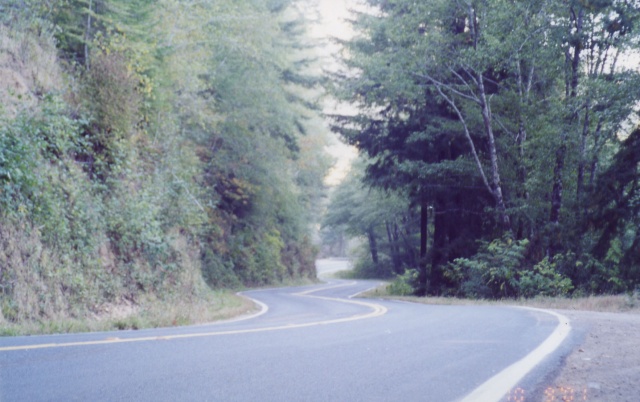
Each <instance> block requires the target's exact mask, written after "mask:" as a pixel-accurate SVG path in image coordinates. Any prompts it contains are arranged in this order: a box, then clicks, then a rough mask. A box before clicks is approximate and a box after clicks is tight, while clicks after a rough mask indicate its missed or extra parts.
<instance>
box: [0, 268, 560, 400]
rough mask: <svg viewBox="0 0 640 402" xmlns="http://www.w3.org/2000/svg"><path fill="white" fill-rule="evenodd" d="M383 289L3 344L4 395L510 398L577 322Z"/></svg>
mask: <svg viewBox="0 0 640 402" xmlns="http://www.w3.org/2000/svg"><path fill="white" fill-rule="evenodd" d="M332 264H333V263H332ZM329 265H330V264H326V263H325V265H324V266H322V267H321V270H323V269H327V270H328V269H329V268H327V267H328V266H329ZM374 285H376V283H375V282H368V281H337V280H332V281H329V282H328V283H326V284H323V285H318V286H310V287H302V288H283V289H271V290H260V291H251V292H247V293H246V295H247V296H249V297H251V298H253V299H254V300H257V301H258V302H259V303H261V305H262V306H263V311H262V313H261V314H260V315H258V316H255V317H252V318H250V319H245V320H241V321H232V322H225V323H217V324H211V325H201V326H192V327H180V328H166V329H154V330H143V331H123V332H112V333H91V334H74V335H52V336H37V337H7V338H0V401H62V400H64V401H69V400H78V401H88V400H91V401H120V400H121V401H130V400H136V401H456V400H462V399H463V398H464V397H465V396H469V395H470V394H471V393H472V392H474V390H475V391H476V392H480V393H476V394H471V397H469V398H471V399H469V398H467V400H487V401H489V400H496V401H497V400H506V399H505V398H506V397H505V392H507V393H508V392H509V390H510V389H511V388H513V389H515V386H516V385H515V383H509V382H508V381H507V382H505V381H504V378H510V377H509V373H512V372H515V371H517V370H518V367H517V365H516V366H514V365H513V364H514V363H515V362H521V363H522V362H523V358H525V357H526V356H529V357H528V358H531V356H532V354H531V351H533V350H535V349H536V348H538V347H539V346H540V345H541V344H543V343H544V342H545V340H547V339H548V338H549V336H550V335H551V334H552V333H554V332H557V331H558V328H561V327H562V325H564V324H561V325H559V322H558V318H557V317H555V316H553V315H549V314H546V313H543V312H539V311H528V310H523V309H517V308H508V307H480V306H478V307H469V306H427V305H416V304H410V303H402V302H392V301H379V300H364V299H355V300H354V299H352V298H350V297H351V296H352V295H354V294H357V293H359V292H362V291H364V290H366V289H368V288H371V287H372V286H374ZM560 340H561V339H560ZM550 352H552V351H547V352H544V353H550ZM534 354H535V353H534ZM560 358H561V353H559V352H557V351H555V352H552V353H551V354H550V355H549V356H548V357H547V358H546V359H545V360H544V362H543V363H542V364H541V365H537V368H536V369H535V370H534V371H533V372H532V373H529V374H528V375H527V376H526V377H524V380H522V381H520V377H521V376H522V375H524V374H522V375H518V376H516V377H513V375H511V379H512V380H513V378H515V379H516V380H517V383H518V387H519V389H518V390H517V391H511V392H512V393H514V392H515V393H518V394H519V395H520V394H522V393H525V394H526V393H527V392H528V393H534V392H535V391H536V390H538V388H539V387H540V385H541V384H542V380H543V379H544V376H545V375H546V374H547V373H548V372H550V371H552V370H553V369H554V368H555V367H556V366H557V364H558V363H559V359H560ZM525 360H526V359H525ZM534 363H535V362H534ZM509 366H511V368H510V369H509V370H507V371H506V372H505V371H504V370H505V368H507V367H509ZM514 370H515V371H514ZM526 371H528V369H527V370H526ZM498 373H501V374H500V375H499V376H498V377H496V374H498ZM505 375H506V377H505ZM491 378H494V382H493V383H492V382H489V383H488V382H487V381H489V380H490V379H491ZM496 379H497V380H496ZM495 381H497V382H495ZM483 384H484V389H483V388H482V385H483ZM505 384H507V385H508V387H509V388H505V389H499V388H501V387H503V388H504V386H505ZM479 387H480V388H479ZM478 390H479V391H478ZM495 390H498V393H497V394H496V393H495V392H493V391H495ZM487 391H488V392H487ZM538 392H539V390H538ZM507 395H508V394H507Z"/></svg>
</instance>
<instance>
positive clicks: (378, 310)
mask: <svg viewBox="0 0 640 402" xmlns="http://www.w3.org/2000/svg"><path fill="white" fill-rule="evenodd" d="M354 283H355V282H350V283H347V284H341V285H337V286H332V287H327V288H320V289H311V290H307V291H304V292H300V293H293V295H295V296H303V297H311V298H314V299H321V300H329V301H335V302H339V303H347V304H355V305H359V306H364V307H368V308H370V309H371V310H372V311H371V312H369V313H366V314H356V315H353V316H351V317H343V318H336V319H333V320H324V321H315V322H308V323H302V324H287V325H278V326H274V327H265V328H251V329H239V330H233V331H214V332H196V333H191V334H179V335H164V336H148V337H139V338H109V339H102V340H96V341H82V342H67V343H43V344H35V345H21V346H6V347H0V352H9V351H18V350H36V349H51V348H68V347H76V346H94V345H111V344H116V343H133V342H150V341H169V340H174V339H188V338H203V337H212V336H223V335H238V334H250V333H256V332H269V331H281V330H286V329H294V328H307V327H314V326H319V325H329V324H338V323H343V322H351V321H357V320H364V319H367V318H374V317H379V316H381V315H384V314H385V313H386V312H387V308H386V307H384V306H381V305H379V304H374V303H368V302H363V301H356V300H346V299H338V298H333V297H325V296H312V295H311V293H314V292H319V291H322V290H328V289H335V288H339V287H345V286H351V285H353V284H354Z"/></svg>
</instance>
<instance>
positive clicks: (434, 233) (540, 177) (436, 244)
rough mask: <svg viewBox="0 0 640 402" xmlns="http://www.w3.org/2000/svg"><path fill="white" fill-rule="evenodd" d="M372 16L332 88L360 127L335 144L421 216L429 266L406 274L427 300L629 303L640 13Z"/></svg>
mask: <svg viewBox="0 0 640 402" xmlns="http://www.w3.org/2000/svg"><path fill="white" fill-rule="evenodd" d="M365 5H366V6H365V7H364V8H363V9H361V10H360V11H359V12H358V13H355V14H354V18H353V26H354V29H355V30H356V32H357V35H356V36H355V37H354V39H352V40H350V41H346V43H345V46H346V48H347V51H346V52H345V53H344V55H345V56H344V58H343V63H344V66H345V71H344V72H342V73H338V74H336V75H335V77H334V79H335V82H336V88H335V90H334V95H335V96H337V97H338V98H339V99H340V100H341V101H343V102H348V103H351V104H352V105H353V106H354V107H355V108H356V112H355V113H349V114H345V115H336V116H331V118H332V119H333V129H334V130H335V131H336V132H338V133H340V134H341V135H342V137H343V138H344V139H345V140H346V141H347V142H349V143H350V144H352V145H354V146H356V147H357V148H359V150H361V151H362V154H363V155H365V156H366V157H367V160H366V162H364V163H365V165H366V167H365V171H366V174H365V176H364V178H363V181H364V182H365V183H367V184H368V185H371V186H374V187H378V188H382V189H384V190H386V191H388V192H391V193H393V194H394V195H396V196H398V197H400V198H401V199H405V200H406V201H407V202H408V203H409V205H411V206H412V207H413V208H416V209H418V208H420V210H421V219H420V221H419V222H420V223H419V224H418V221H417V220H414V221H413V224H414V225H416V226H417V225H420V238H421V241H420V243H421V247H420V249H421V251H420V256H421V258H419V259H418V260H417V261H416V260H413V261H410V262H409V263H407V262H405V263H404V264H402V263H400V264H396V265H397V266H401V267H403V268H402V269H406V268H417V269H418V270H419V272H420V273H421V275H420V284H419V288H420V289H418V290H419V292H421V293H425V292H426V293H432V294H438V293H448V294H465V295H468V296H474V297H517V296H527V297H529V296H533V295H535V294H538V293H542V294H559V295H560V294H562V295H564V294H568V293H570V292H584V293H602V292H620V291H624V290H632V289H634V288H635V287H636V286H637V284H638V280H640V277H639V276H638V273H639V271H638V270H637V269H636V267H637V262H638V258H637V257H636V256H637V255H639V254H638V245H639V244H640V241H639V240H638V239H639V237H638V233H639V231H638V227H639V226H638V222H637V220H638V211H637V208H636V207H637V205H638V204H637V199H638V195H637V177H638V172H637V166H638V161H637V157H635V155H638V152H637V150H638V148H637V141H636V139H637V113H638V101H639V100H640V98H639V95H638V91H637V83H638V80H639V79H640V75H639V74H638V72H637V71H635V70H632V69H630V68H629V66H628V64H627V65H625V64H624V63H622V60H624V58H625V57H627V56H628V55H631V54H634V55H636V56H637V53H638V51H639V50H640V49H639V48H638V43H640V42H639V41H638V39H639V38H640V31H639V30H638V27H639V25H638V24H639V23H640V13H639V12H638V10H640V4H638V2H637V1H602V2H584V1H545V2H540V1H534V2H530V1H509V2H507V1H492V2H486V1H475V0H470V1H464V2H462V1H459V2H451V1H445V0H442V1H440V0H437V1H430V2H413V1H408V0H407V1H405V0H396V1H377V0H370V1H366V2H365ZM356 208H357V207H356V206H353V207H352V208H351V211H354V210H356ZM343 215H345V216H347V215H348V213H343ZM365 222H367V221H366V220H365V219H363V220H361V223H365ZM350 224H351V225H352V226H356V225H357V222H351V223H350ZM417 229H418V228H417V227H414V228H413V233H415V232H417ZM408 231H409V232H411V231H412V229H411V228H410V229H408ZM496 239H498V240H496ZM425 240H427V241H425ZM525 243H526V244H525ZM426 246H428V247H429V251H428V252H426V251H425V249H426ZM403 262H404V261H403Z"/></svg>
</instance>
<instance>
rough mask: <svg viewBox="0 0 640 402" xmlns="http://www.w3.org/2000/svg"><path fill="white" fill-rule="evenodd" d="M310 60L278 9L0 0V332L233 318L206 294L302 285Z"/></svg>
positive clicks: (285, 3)
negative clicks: (112, 315) (118, 315)
mask: <svg viewBox="0 0 640 402" xmlns="http://www.w3.org/2000/svg"><path fill="white" fill-rule="evenodd" d="M312 58H313V47H312V46H311V44H310V43H309V42H308V40H307V37H306V34H305V19H304V16H303V12H302V11H301V9H300V8H299V7H298V6H297V5H296V3H295V2H293V1H289V0H276V1H274V0H257V1H254V0H252V1H238V0H222V1H214V2H195V3H194V2H185V1H180V0H133V1H130V0H127V1H124V0H91V1H86V0H54V1H41V0H15V1H14V0H5V1H2V2H0V328H1V329H0V332H2V333H31V332H32V331H37V332H52V331H67V330H75V329H87V330H93V329H107V328H141V327H146V326H150V325H175V324H182V323H188V322H202V321H208V320H210V319H213V318H215V317H217V316H223V317H224V316H228V315H231V314H235V313H237V312H244V311H245V310H246V306H245V305H244V304H243V303H244V302H241V301H239V300H237V298H236V297H235V296H232V295H230V294H227V293H221V292H218V291H217V290H219V289H237V288H240V287H243V286H262V285H267V284H278V283H283V282H287V281H310V280H314V279H315V277H316V272H315V265H314V261H315V254H316V250H315V247H314V246H313V244H312V242H311V237H312V229H313V225H314V222H315V221H317V219H318V213H317V211H318V210H319V207H318V203H319V201H320V199H321V197H322V192H323V182H322V180H323V178H324V175H325V172H326V170H327V169H328V167H329V165H330V160H329V159H328V157H327V156H326V155H325V153H324V146H325V144H326V135H327V129H326V128H325V127H324V126H323V124H322V119H321V118H320V116H319V111H318V108H317V106H316V101H317V96H318V94H319V91H318V84H319V82H320V79H319V77H318V76H317V75H314V74H312V72H313V71H314V69H313V68H312ZM127 309H129V310H131V311H129V312H130V313H131V314H124V313H125V312H127ZM109 311H121V312H122V313H123V318H108V317H109V316H110V314H108V312H109ZM124 316H126V317H124ZM103 317H107V318H108V319H106V320H103V319H102V318H103ZM84 320H93V321H96V322H93V323H85V322H84Z"/></svg>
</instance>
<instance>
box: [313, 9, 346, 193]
mask: <svg viewBox="0 0 640 402" xmlns="http://www.w3.org/2000/svg"><path fill="white" fill-rule="evenodd" d="M308 1H309V2H310V3H311V4H314V5H315V6H316V7H314V8H315V11H317V13H318V15H317V18H315V19H316V21H317V24H314V25H313V27H312V29H311V34H312V35H313V36H314V37H316V38H318V39H319V40H321V41H322V42H323V46H322V47H321V48H320V49H319V50H318V52H319V53H320V56H321V57H323V58H325V61H324V62H323V68H324V69H325V70H334V69H335V68H336V64H335V62H334V61H333V60H334V59H335V58H336V57H337V56H338V53H339V52H340V46H339V45H337V44H336V43H334V42H332V41H331V39H332V38H340V39H348V38H350V37H351V36H352V30H351V29H350V26H349V24H348V23H347V22H346V21H345V19H346V18H348V16H349V11H348V10H349V7H350V5H352V4H354V0H308ZM342 108H344V106H342ZM325 112H326V113H335V112H340V110H336V106H335V102H332V101H331V100H330V99H327V101H326V102H325ZM327 151H328V152H329V154H331V155H332V156H333V157H335V158H336V160H337V161H336V165H335V166H334V168H333V169H332V170H331V172H330V173H329V175H328V176H327V179H326V180H325V182H326V183H327V184H328V185H336V184H339V183H340V181H341V180H342V179H343V178H344V177H345V175H346V174H347V173H348V171H349V167H350V165H351V161H352V160H353V159H354V158H355V157H356V156H357V151H356V150H355V148H353V147H350V146H347V145H345V144H344V143H342V142H340V141H339V140H338V139H337V137H335V138H334V139H333V141H332V144H331V145H330V146H329V147H327Z"/></svg>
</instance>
